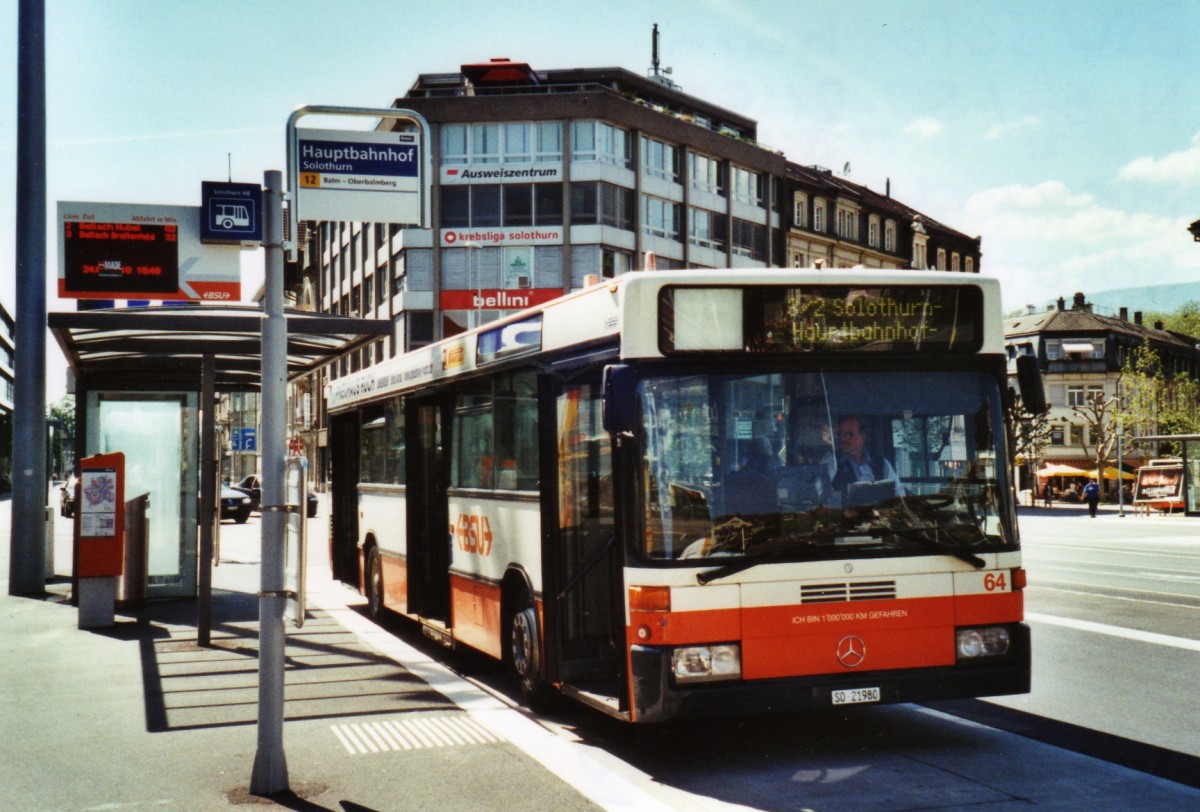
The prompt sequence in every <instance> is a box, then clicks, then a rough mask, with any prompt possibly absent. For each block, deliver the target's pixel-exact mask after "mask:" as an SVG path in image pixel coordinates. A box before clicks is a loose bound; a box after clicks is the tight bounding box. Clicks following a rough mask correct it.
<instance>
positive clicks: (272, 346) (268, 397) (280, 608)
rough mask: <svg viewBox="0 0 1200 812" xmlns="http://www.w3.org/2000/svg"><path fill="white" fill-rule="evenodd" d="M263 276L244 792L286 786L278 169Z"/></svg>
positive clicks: (269, 204)
mask: <svg viewBox="0 0 1200 812" xmlns="http://www.w3.org/2000/svg"><path fill="white" fill-rule="evenodd" d="M263 185H264V186H265V187H266V192H265V193H264V194H263V236H264V237H265V242H264V246H263V247H264V248H265V249H266V279H265V282H264V296H263V328H262V436H261V442H262V445H261V446H260V448H261V449H262V581H261V589H260V591H259V593H258V594H259V598H258V625H259V636H258V751H257V752H256V753H255V755H254V772H253V774H252V775H251V778H250V792H251V794H254V795H274V794H276V793H278V792H284V791H286V790H287V788H288V773H287V759H286V757H285V756H284V753H283V683H284V645H285V644H286V642H287V641H286V637H285V634H284V627H283V614H284V611H285V610H286V609H287V594H286V592H285V586H284V560H283V535H284V532H285V530H286V527H287V525H286V520H287V516H286V514H285V512H284V466H285V465H286V459H285V458H286V455H287V437H286V436H285V429H286V423H285V420H286V416H287V380H286V378H287V321H286V320H285V317H284V314H283V173H281V172H279V171H278V170H270V171H268V172H265V173H264V174H263Z"/></svg>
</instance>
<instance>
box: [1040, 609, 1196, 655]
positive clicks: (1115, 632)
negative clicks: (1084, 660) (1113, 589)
mask: <svg viewBox="0 0 1200 812" xmlns="http://www.w3.org/2000/svg"><path fill="white" fill-rule="evenodd" d="M1025 619H1026V620H1032V621H1033V622H1035V623H1049V624H1050V625H1052V626H1064V627H1066V628H1068V629H1077V630H1078V631H1082V632H1095V633H1096V634H1107V635H1109V636H1110V637H1121V638H1124V639H1125V640H1136V641H1138V642H1139V643H1153V644H1155V645H1157V646H1171V647H1173V648H1182V649H1187V650H1188V651H1200V640H1192V639H1190V638H1187V637H1174V636H1172V635H1169V634H1156V633H1155V632H1143V631H1139V630H1138V629H1126V628H1123V627H1121V626H1109V625H1108V624H1107V623H1094V622H1092V621H1090V620H1076V619H1074V618H1070V617H1056V616H1054V615H1040V614H1037V613H1035V612H1026V613H1025Z"/></svg>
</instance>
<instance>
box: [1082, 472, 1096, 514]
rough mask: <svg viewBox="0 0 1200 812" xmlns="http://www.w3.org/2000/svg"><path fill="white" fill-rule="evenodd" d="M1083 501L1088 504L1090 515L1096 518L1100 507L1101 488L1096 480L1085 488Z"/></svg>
mask: <svg viewBox="0 0 1200 812" xmlns="http://www.w3.org/2000/svg"><path fill="white" fill-rule="evenodd" d="M1083 500H1084V501H1085V502H1087V506H1088V515H1089V516H1091V517H1092V518H1093V519H1094V518H1096V508H1097V507H1099V506H1100V486H1099V485H1097V484H1096V480H1094V479H1093V480H1091V481H1090V482H1088V484H1086V485H1084V486H1083Z"/></svg>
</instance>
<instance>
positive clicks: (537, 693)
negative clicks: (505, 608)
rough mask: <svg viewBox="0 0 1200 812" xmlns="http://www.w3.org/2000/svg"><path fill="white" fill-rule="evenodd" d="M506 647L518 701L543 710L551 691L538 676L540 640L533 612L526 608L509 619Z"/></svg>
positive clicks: (534, 612) (542, 678) (540, 672)
mask: <svg viewBox="0 0 1200 812" xmlns="http://www.w3.org/2000/svg"><path fill="white" fill-rule="evenodd" d="M509 647H510V651H509V653H510V655H511V657H512V666H513V671H515V672H516V675H517V680H518V681H519V682H520V683H521V698H522V699H524V700H525V704H526V705H528V706H529V707H530V708H533V709H534V710H538V709H541V708H543V707H545V706H546V705H547V704H548V700H549V698H550V693H551V692H550V686H549V685H547V684H546V679H545V677H544V676H543V674H542V641H541V637H540V635H539V633H538V622H537V611H536V610H535V609H534V608H533V607H532V606H526V607H525V608H524V609H520V610H518V611H517V612H516V613H515V614H514V615H513V616H512V623H511V626H510V630H509Z"/></svg>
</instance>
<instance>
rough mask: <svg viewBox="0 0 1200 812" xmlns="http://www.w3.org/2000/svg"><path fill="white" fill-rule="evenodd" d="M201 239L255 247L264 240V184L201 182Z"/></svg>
mask: <svg viewBox="0 0 1200 812" xmlns="http://www.w3.org/2000/svg"><path fill="white" fill-rule="evenodd" d="M200 242H202V243H205V244H210V245H240V246H242V247H245V248H253V247H255V246H258V245H260V244H261V243H262V187H261V186H259V185H258V184H257V183H220V182H217V181H211V180H206V181H201V182H200Z"/></svg>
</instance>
